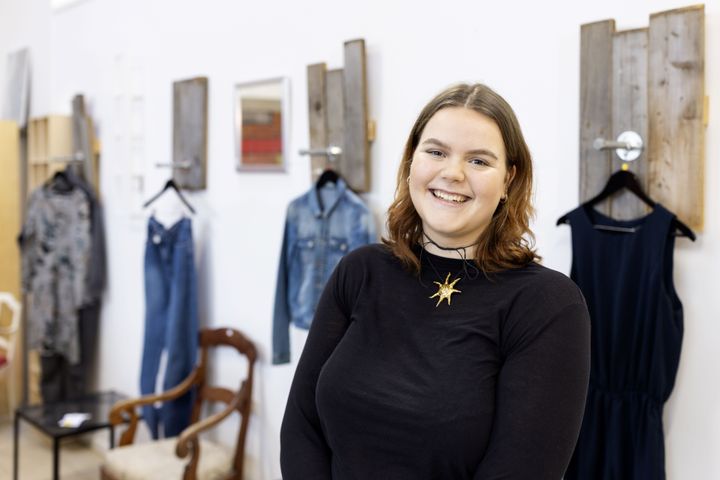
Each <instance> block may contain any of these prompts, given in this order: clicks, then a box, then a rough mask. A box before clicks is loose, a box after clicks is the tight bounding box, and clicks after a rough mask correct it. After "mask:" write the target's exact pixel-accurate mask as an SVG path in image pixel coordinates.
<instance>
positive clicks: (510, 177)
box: [505, 165, 516, 192]
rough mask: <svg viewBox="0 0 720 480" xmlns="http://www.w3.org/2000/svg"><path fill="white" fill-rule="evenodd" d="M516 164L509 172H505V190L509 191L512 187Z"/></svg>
mask: <svg viewBox="0 0 720 480" xmlns="http://www.w3.org/2000/svg"><path fill="white" fill-rule="evenodd" d="M515 171H516V170H515V165H513V166H512V168H510V169H509V170H508V171H507V173H506V174H505V191H506V192H507V191H508V189H509V188H510V184H511V183H512V181H513V179H514V178H515Z"/></svg>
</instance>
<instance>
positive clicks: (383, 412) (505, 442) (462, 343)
mask: <svg viewBox="0 0 720 480" xmlns="http://www.w3.org/2000/svg"><path fill="white" fill-rule="evenodd" d="M448 273H450V274H451V275H450V281H451V282H452V280H454V279H456V278H458V277H462V279H461V280H460V281H458V282H457V283H456V284H455V286H454V288H455V289H456V290H460V293H454V294H452V297H451V304H449V305H448V303H447V301H445V300H443V301H442V303H440V305H437V306H436V304H437V300H438V297H435V298H432V299H430V298H429V297H430V296H431V295H433V294H434V293H435V292H437V290H438V286H437V284H435V283H433V282H440V283H442V282H443V281H444V280H445V278H446V276H447V274H448ZM468 273H470V274H473V273H475V272H474V271H473V270H472V269H470V270H469V271H468V269H467V268H463V262H462V261H461V260H453V259H447V258H443V257H438V256H435V255H432V254H430V253H428V252H423V254H422V274H421V276H420V278H418V277H416V276H414V275H412V274H411V273H409V272H408V271H406V270H405V269H403V268H402V266H401V264H400V262H399V261H398V260H397V259H396V258H395V257H394V256H393V255H392V254H391V253H390V251H389V250H388V249H387V247H384V246H382V245H370V246H366V247H362V248H360V249H358V250H355V251H353V252H351V253H349V254H348V255H346V256H345V258H344V259H343V260H342V261H341V262H340V264H339V265H338V267H337V269H336V270H335V272H334V273H333V275H332V277H331V278H330V280H329V281H328V284H327V286H326V288H325V291H324V293H323V295H322V297H321V299H320V303H319V305H318V307H317V311H316V314H315V318H314V321H313V324H312V327H311V329H310V333H309V335H308V339H307V343H306V345H305V349H304V350H303V353H302V357H301V359H300V362H299V365H298V368H297V371H296V373H295V378H294V380H293V383H292V387H291V391H290V396H289V399H288V403H287V408H286V411H285V417H284V419H283V425H282V432H281V441H282V449H281V464H282V472H283V478H284V480H295V479H298V480H309V479H312V480H323V479H335V480H348V479H360V480H378V479H392V480H403V479H407V480H424V479H428V480H430V479H453V480H455V479H457V480H461V479H482V480H495V479H498V480H499V479H503V480H521V479H523V480H524V479H533V480H544V479H547V480H559V479H560V478H561V477H562V475H563V473H564V471H565V468H566V467H567V464H568V461H569V459H570V456H571V454H572V452H573V448H574V446H575V442H576V440H577V435H578V431H579V429H580V423H581V421H582V414H583V409H584V405H585V395H586V389H587V384H588V374H589V361H590V356H589V355H590V352H589V331H590V323H589V315H588V312H587V308H586V306H585V302H584V300H583V297H582V295H581V293H580V291H579V290H578V288H577V287H576V286H575V284H574V283H573V282H572V281H570V280H569V279H568V278H567V277H565V276H564V275H562V274H560V273H557V272H555V271H553V270H550V269H547V268H545V267H542V266H540V265H538V264H535V263H533V264H530V265H528V266H526V267H524V268H519V269H512V270H506V271H503V272H500V273H497V274H494V275H491V276H490V278H487V277H486V276H484V275H482V274H480V275H478V276H477V278H474V279H472V278H470V276H469V275H468Z"/></svg>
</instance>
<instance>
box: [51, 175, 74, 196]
mask: <svg viewBox="0 0 720 480" xmlns="http://www.w3.org/2000/svg"><path fill="white" fill-rule="evenodd" d="M45 185H46V186H47V187H48V188H49V189H50V190H52V191H53V192H57V193H69V192H72V191H73V189H74V188H75V186H74V185H73V182H72V180H71V179H70V178H68V175H67V173H66V172H65V171H64V170H58V171H57V172H55V175H53V176H52V178H50V180H48V182H47V183H46V184H45Z"/></svg>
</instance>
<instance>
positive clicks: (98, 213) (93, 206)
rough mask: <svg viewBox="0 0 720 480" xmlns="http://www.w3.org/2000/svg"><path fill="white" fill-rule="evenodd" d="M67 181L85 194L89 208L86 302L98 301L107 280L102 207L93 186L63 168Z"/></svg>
mask: <svg viewBox="0 0 720 480" xmlns="http://www.w3.org/2000/svg"><path fill="white" fill-rule="evenodd" d="M65 175H66V176H67V179H68V182H70V184H71V185H72V186H73V187H75V188H79V189H80V190H81V191H82V192H83V193H84V194H85V196H86V198H87V201H88V207H89V210H90V256H89V258H88V268H87V273H86V289H87V299H88V302H90V303H92V302H93V301H95V300H97V301H100V297H101V296H102V292H103V290H104V289H105V283H106V281H107V259H106V255H105V220H104V214H103V207H102V204H101V203H100V200H99V199H98V197H97V195H96V194H95V191H94V190H93V188H92V187H91V186H90V185H89V184H88V183H87V182H86V181H85V180H83V179H82V178H81V177H79V176H78V175H76V174H75V173H74V172H73V170H72V169H71V168H67V169H66V170H65Z"/></svg>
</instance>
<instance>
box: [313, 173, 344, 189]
mask: <svg viewBox="0 0 720 480" xmlns="http://www.w3.org/2000/svg"><path fill="white" fill-rule="evenodd" d="M339 179H340V174H339V173H337V172H336V171H335V170H333V169H332V168H326V169H325V171H324V172H323V173H322V174H321V175H320V176H319V177H318V179H317V182H315V188H317V189H318V190H319V189H321V188H322V187H323V185H325V184H326V183H328V182H332V183H337V181H338V180H339Z"/></svg>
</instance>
